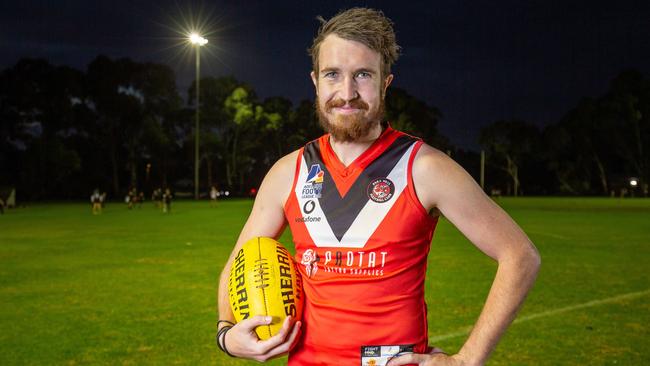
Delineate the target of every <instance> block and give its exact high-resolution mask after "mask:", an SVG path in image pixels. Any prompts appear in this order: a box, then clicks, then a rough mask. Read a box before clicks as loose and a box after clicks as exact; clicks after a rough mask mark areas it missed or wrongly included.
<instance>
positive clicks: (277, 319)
mask: <svg viewBox="0 0 650 366" xmlns="http://www.w3.org/2000/svg"><path fill="white" fill-rule="evenodd" d="M228 293H229V297H230V307H231V308H232V312H233V314H234V315H235V320H237V322H240V321H242V320H244V319H249V318H251V317H253V316H256V315H263V316H270V317H272V319H273V320H272V321H271V324H268V325H262V326H259V327H257V329H256V330H255V331H256V333H257V336H258V337H259V338H260V339H261V340H265V339H268V338H270V337H272V336H273V335H275V334H276V333H277V332H278V331H279V330H280V329H281V328H282V323H283V322H284V319H285V318H287V317H288V316H291V317H292V318H293V319H294V320H300V318H301V316H302V306H303V301H304V295H303V292H302V280H301V277H300V273H298V271H297V270H296V267H295V264H294V262H293V259H292V258H291V254H289V251H287V249H286V248H285V247H284V246H283V245H282V244H281V243H279V242H277V241H275V240H273V239H271V238H265V237H256V238H253V239H251V240H249V241H247V242H246V243H245V244H244V245H243V247H242V248H241V249H240V250H239V252H238V253H237V255H236V257H235V260H234V261H233V263H232V266H231V268H230V278H229V281H228Z"/></svg>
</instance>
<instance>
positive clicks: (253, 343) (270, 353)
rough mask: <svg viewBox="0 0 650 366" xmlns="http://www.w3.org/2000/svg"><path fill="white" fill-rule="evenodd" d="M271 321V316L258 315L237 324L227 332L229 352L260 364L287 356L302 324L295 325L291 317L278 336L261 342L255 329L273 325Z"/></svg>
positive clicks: (225, 339) (285, 321)
mask: <svg viewBox="0 0 650 366" xmlns="http://www.w3.org/2000/svg"><path fill="white" fill-rule="evenodd" d="M271 321H272V319H271V317H270V316H262V315H257V316H254V317H252V318H250V319H246V320H242V321H241V322H239V323H237V324H235V326H233V327H232V328H230V330H228V331H227V332H226V334H225V336H224V339H223V342H224V343H225V345H226V349H228V352H230V353H231V354H232V355H234V356H237V357H241V358H248V359H251V360H255V361H259V362H264V361H267V360H270V359H272V358H275V357H280V356H283V355H285V354H287V353H288V352H289V350H291V348H292V347H293V346H294V345H295V343H296V341H297V339H298V336H299V334H300V326H301V325H302V323H301V322H300V321H297V322H295V323H293V318H292V317H290V316H289V317H287V318H286V319H285V320H284V323H283V324H282V328H281V329H280V331H279V332H278V334H276V335H274V336H273V337H271V338H269V339H267V340H264V341H261V340H260V339H259V338H258V337H257V333H255V328H257V327H258V326H260V325H268V324H271Z"/></svg>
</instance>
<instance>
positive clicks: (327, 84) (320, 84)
mask: <svg viewBox="0 0 650 366" xmlns="http://www.w3.org/2000/svg"><path fill="white" fill-rule="evenodd" d="M318 68H319V70H318V74H315V73H314V72H312V73H311V78H312V81H313V82H314V86H315V87H316V96H317V102H316V104H317V109H318V117H319V120H320V122H321V125H322V126H323V128H324V129H325V131H327V132H329V133H330V134H331V135H332V136H333V137H334V139H335V140H336V141H355V140H358V139H359V138H362V137H364V136H366V135H367V134H368V132H369V131H370V130H371V129H372V128H373V127H375V126H376V125H377V124H378V123H380V122H381V118H382V117H383V112H384V111H383V102H384V95H385V92H386V88H387V87H388V85H389V84H390V82H391V81H392V80H393V75H388V76H387V77H386V78H385V79H384V80H383V81H382V76H381V56H380V54H379V53H378V52H376V51H373V50H371V49H370V48H368V47H366V46H365V45H363V44H362V43H359V42H355V41H349V40H345V39H343V38H340V37H338V36H336V35H334V34H331V35H329V36H327V37H326V38H325V40H324V41H323V42H322V43H321V45H320V51H319V55H318Z"/></svg>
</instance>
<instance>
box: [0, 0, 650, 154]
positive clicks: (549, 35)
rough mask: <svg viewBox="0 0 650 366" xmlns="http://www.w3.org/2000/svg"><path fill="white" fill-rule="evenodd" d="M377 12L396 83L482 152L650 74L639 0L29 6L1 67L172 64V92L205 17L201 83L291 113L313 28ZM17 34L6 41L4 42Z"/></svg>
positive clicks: (184, 83)
mask: <svg viewBox="0 0 650 366" xmlns="http://www.w3.org/2000/svg"><path fill="white" fill-rule="evenodd" d="M354 5H363V6H369V7H374V8H378V9H381V10H383V11H384V13H385V14H386V15H387V16H388V17H390V18H391V19H392V20H393V21H394V23H395V30H396V32H397V37H398V43H399V44H400V45H401V46H402V56H401V58H400V59H399V60H398V62H397V64H396V65H395V66H394V68H393V72H394V74H395V81H394V84H393V85H394V86H397V87H400V88H403V89H405V90H406V91H408V92H409V93H411V94H412V95H414V96H415V97H417V98H419V99H421V100H423V101H425V102H426V103H427V104H429V105H431V106H435V107H437V108H439V109H440V110H441V111H442V113H443V118H442V120H441V122H440V124H439V129H440V130H441V132H442V133H443V134H444V135H445V136H447V137H449V139H450V140H451V142H452V143H453V144H454V145H456V146H459V147H461V148H465V149H468V148H469V149H476V148H477V147H478V143H477V141H476V139H477V136H478V132H479V129H480V128H481V127H482V126H485V125H487V124H489V123H491V122H494V121H496V120H500V119H514V118H517V119H522V120H525V121H528V122H531V123H533V124H535V125H537V126H544V125H548V124H550V123H556V122H558V121H559V120H560V119H561V118H562V116H563V115H564V114H566V113H567V112H568V111H569V110H570V109H571V108H573V107H575V106H576V105H577V103H578V102H579V100H580V99H581V98H583V97H598V96H600V95H601V94H602V93H604V92H605V90H606V89H607V86H608V83H609V82H610V81H611V80H612V79H613V78H614V77H616V76H617V75H618V74H619V73H620V72H621V71H623V70H626V69H637V70H639V71H641V72H642V73H644V74H646V75H647V74H648V73H649V72H650V37H648V36H647V29H648V25H650V24H649V22H648V19H650V6H649V5H648V3H647V2H641V1H621V2H617V3H616V4H614V5H611V4H609V3H607V2H604V1H595V2H594V1H592V2H582V1H580V2H577V3H573V4H543V5H532V4H521V3H519V2H515V1H504V2H500V3H498V4H489V3H485V4H471V5H469V4H464V3H459V2H455V1H444V2H439V3H438V4H436V5H435V7H434V6H433V5H431V4H430V3H426V2H409V3H399V4H395V3H393V2H386V1H366V2H363V3H362V4H359V3H355V2H349V1H335V2H329V3H328V4H327V5H322V4H311V3H307V4H306V3H302V2H298V1H295V2H292V1H283V2H279V3H278V2H274V3H273V4H267V3H266V2H263V1H252V2H247V4H246V5H232V4H226V3H220V4H216V3H202V2H189V3H183V4H180V3H178V2H176V1H162V2H160V1H158V2H151V1H111V2H97V3H94V4H90V5H89V4H88V3H87V2H81V1H69V2H66V3H65V4H57V5H51V4H48V3H47V2H42V1H26V2H21V3H12V4H9V5H6V6H5V11H3V12H2V14H0V24H1V25H0V27H1V28H0V34H3V35H4V36H3V37H2V39H0V42H1V44H0V55H1V56H0V68H1V69H5V68H7V67H10V66H12V65H14V64H15V63H16V62H17V61H18V60H19V59H20V58H24V57H33V58H39V57H40V58H45V59H47V60H48V61H49V62H51V63H53V64H55V65H68V66H71V67H74V68H77V69H81V70H85V69H86V66H87V65H88V63H89V62H90V61H92V60H93V59H94V58H95V57H96V56H97V55H100V54H105V55H107V56H109V57H112V58H122V57H128V58H131V59H133V60H135V61H152V62H157V63H163V64H167V65H170V66H171V67H172V68H173V69H174V71H175V72H176V79H177V85H178V88H179V91H180V92H181V93H183V94H185V93H186V90H187V88H188V87H189V85H190V84H191V83H192V81H193V79H194V59H193V56H194V54H193V51H192V50H191V49H189V48H188V47H187V46H186V45H184V39H183V30H182V28H183V27H181V26H182V25H185V24H191V23H193V22H195V20H193V19H199V18H200V19H201V21H202V22H204V23H205V26H204V28H206V29H208V30H209V31H210V32H211V33H210V34H208V35H207V36H206V37H207V38H208V39H209V40H210V43H209V44H208V46H207V48H205V51H203V52H202V65H201V67H202V68H201V74H202V76H226V75H233V76H234V77H236V78H237V79H239V80H241V81H243V82H246V83H248V84H250V85H252V86H253V88H254V89H255V90H256V91H257V93H258V95H259V96H260V97H261V98H266V97H270V96H284V97H287V98H289V99H291V100H292V101H293V102H294V105H295V104H296V103H297V102H298V101H300V100H301V99H313V86H312V84H311V81H310V79H309V77H308V73H309V70H310V67H311V65H310V59H309V57H308V56H307V53H306V49H307V48H308V47H309V46H310V44H311V39H312V37H313V35H314V34H315V32H316V30H317V27H318V25H319V24H318V22H317V20H316V19H315V18H316V16H317V15H322V16H324V17H326V18H329V17H331V16H333V15H334V14H335V13H336V12H337V11H338V10H339V9H342V8H347V7H351V6H354ZM10 37H11V38H10Z"/></svg>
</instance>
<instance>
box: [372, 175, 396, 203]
mask: <svg viewBox="0 0 650 366" xmlns="http://www.w3.org/2000/svg"><path fill="white" fill-rule="evenodd" d="M367 193H368V198H370V199H371V200H372V201H373V202H377V203H384V202H387V201H389V200H390V199H391V198H393V194H395V184H393V182H392V181H391V180H390V179H388V178H377V179H374V180H373V181H371V182H370V184H368V189H367Z"/></svg>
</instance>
